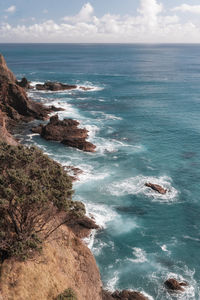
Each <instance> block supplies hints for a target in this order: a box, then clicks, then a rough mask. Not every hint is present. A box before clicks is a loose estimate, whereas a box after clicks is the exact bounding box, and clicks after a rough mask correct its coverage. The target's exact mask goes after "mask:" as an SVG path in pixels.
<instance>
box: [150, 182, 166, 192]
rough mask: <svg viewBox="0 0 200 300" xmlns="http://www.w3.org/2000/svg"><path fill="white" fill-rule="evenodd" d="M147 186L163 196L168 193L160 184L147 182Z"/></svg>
mask: <svg viewBox="0 0 200 300" xmlns="http://www.w3.org/2000/svg"><path fill="white" fill-rule="evenodd" d="M145 186H147V187H149V188H151V189H152V190H154V191H156V192H158V193H159V194H162V195H164V194H166V192H167V190H166V189H164V188H163V187H162V186H160V185H158V184H154V183H150V182H147V183H145Z"/></svg>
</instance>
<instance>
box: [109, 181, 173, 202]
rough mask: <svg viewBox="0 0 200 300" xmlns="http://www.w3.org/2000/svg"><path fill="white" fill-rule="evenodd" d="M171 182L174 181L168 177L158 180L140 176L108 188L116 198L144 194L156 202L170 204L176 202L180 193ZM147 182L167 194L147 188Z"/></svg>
mask: <svg viewBox="0 0 200 300" xmlns="http://www.w3.org/2000/svg"><path fill="white" fill-rule="evenodd" d="M171 181H172V179H171V178H170V177H167V176H161V177H159V178H157V177H148V176H142V175H139V176H136V177H130V178H127V179H125V180H123V181H119V182H115V183H113V184H111V185H110V186H109V187H108V191H109V192H110V193H111V194H112V195H114V196H123V195H127V194H130V195H131V194H132V195H136V194H139V193H143V194H145V195H146V196H148V197H151V198H152V199H153V200H155V201H158V200H162V202H170V201H174V200H175V199H176V197H177V195H178V191H177V190H176V189H175V188H174V187H172V185H171ZM146 182H152V183H154V184H158V185H161V186H162V187H163V188H165V189H167V192H166V194H164V195H162V194H159V193H158V192H156V191H153V190H152V189H150V188H148V187H146V186H145V183H146Z"/></svg>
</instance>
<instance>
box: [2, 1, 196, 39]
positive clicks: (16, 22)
mask: <svg viewBox="0 0 200 300" xmlns="http://www.w3.org/2000/svg"><path fill="white" fill-rule="evenodd" d="M0 42H75V43H76V42H120V43H123V42H125V43H138V42H142V43H143V42H146V43H154V42H155V43H158V42H172V43H173V42H178V43H179V42H186V43H191V42H192V43H194V42H195V43H199V42H200V0H198V1H197V0H160V1H159V0H90V1H89V2H88V1H84V0H73V1H72V0H71V1H69V0H57V1H55V0H40V1H39V0H34V1H33V0H1V1H0Z"/></svg>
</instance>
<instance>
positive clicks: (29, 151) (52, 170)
mask: <svg viewBox="0 0 200 300" xmlns="http://www.w3.org/2000/svg"><path fill="white" fill-rule="evenodd" d="M72 193H73V191H72V180H71V178H70V177H69V176H68V175H67V173H66V172H65V171H64V170H63V168H62V167H61V166H60V165H59V164H58V163H57V162H55V161H53V160H51V159H50V158H48V157H47V156H46V155H44V154H43V153H42V151H40V150H39V149H37V148H35V147H30V148H28V147H24V146H22V145H20V146H10V145H7V144H4V143H0V216H1V218H0V258H1V259H4V258H5V257H11V256H16V257H20V258H21V257H26V256H27V255H29V254H30V253H32V251H33V250H35V249H40V248H41V245H42V241H43V240H44V239H45V238H46V237H47V236H49V235H50V234H51V233H52V232H53V231H55V229H56V228H58V227H59V226H60V224H61V222H60V223H59V222H58V219H57V218H56V216H57V215H58V214H59V212H60V211H65V212H67V213H68V215H69V214H70V213H76V214H80V215H81V214H84V206H83V205H82V204H81V203H79V202H73V201H72V200H71V196H72ZM62 222H63V220H62ZM63 223H64V222H63Z"/></svg>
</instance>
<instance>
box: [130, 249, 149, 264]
mask: <svg viewBox="0 0 200 300" xmlns="http://www.w3.org/2000/svg"><path fill="white" fill-rule="evenodd" d="M133 255H134V257H135V258H128V260H129V261H131V262H133V263H144V262H147V258H146V252H145V251H144V250H143V249H141V248H136V247H134V248H133Z"/></svg>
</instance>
